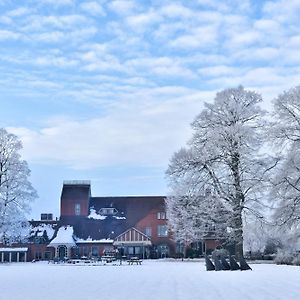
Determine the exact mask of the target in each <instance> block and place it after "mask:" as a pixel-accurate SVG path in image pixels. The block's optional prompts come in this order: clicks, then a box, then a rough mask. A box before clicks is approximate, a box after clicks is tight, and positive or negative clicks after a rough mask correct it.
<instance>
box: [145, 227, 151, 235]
mask: <svg viewBox="0 0 300 300" xmlns="http://www.w3.org/2000/svg"><path fill="white" fill-rule="evenodd" d="M145 234H146V235H147V236H149V237H151V236H152V228H151V227H146V228H145Z"/></svg>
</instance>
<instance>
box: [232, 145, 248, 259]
mask: <svg viewBox="0 0 300 300" xmlns="http://www.w3.org/2000/svg"><path fill="white" fill-rule="evenodd" d="M234 147H235V148H236V149H237V143H235V144H234ZM239 165H240V155H239V152H238V151H236V152H235V153H234V154H233V156H232V165H231V170H232V174H233V181H234V182H233V184H234V189H235V199H234V200H233V202H234V203H233V225H234V235H235V236H234V239H235V255H236V257H237V258H238V259H239V258H241V257H243V256H244V251H243V244H244V241H243V220H242V211H243V207H244V201H245V197H244V193H243V191H242V187H241V178H240V168H239Z"/></svg>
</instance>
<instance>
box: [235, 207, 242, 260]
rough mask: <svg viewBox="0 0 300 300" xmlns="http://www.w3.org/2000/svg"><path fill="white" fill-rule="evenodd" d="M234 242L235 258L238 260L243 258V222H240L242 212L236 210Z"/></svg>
mask: <svg viewBox="0 0 300 300" xmlns="http://www.w3.org/2000/svg"><path fill="white" fill-rule="evenodd" d="M234 235H235V236H234V240H235V256H236V258H238V259H240V258H241V257H243V256H244V250H243V244H244V240H243V221H242V210H241V208H237V209H236V211H234Z"/></svg>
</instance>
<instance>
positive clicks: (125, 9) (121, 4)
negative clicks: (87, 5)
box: [108, 0, 136, 15]
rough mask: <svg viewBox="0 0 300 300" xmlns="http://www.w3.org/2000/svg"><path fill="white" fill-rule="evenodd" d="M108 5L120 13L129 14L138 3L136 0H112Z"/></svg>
mask: <svg viewBox="0 0 300 300" xmlns="http://www.w3.org/2000/svg"><path fill="white" fill-rule="evenodd" d="M108 6H109V8H110V9H111V10H112V11H114V12H115V13H118V14H120V15H127V14H130V13H131V12H132V11H133V10H134V8H135V7H136V4H135V2H134V1H130V0H115V1H110V2H109V3H108Z"/></svg>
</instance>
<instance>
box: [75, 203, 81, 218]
mask: <svg viewBox="0 0 300 300" xmlns="http://www.w3.org/2000/svg"><path fill="white" fill-rule="evenodd" d="M75 216H80V203H76V204H75Z"/></svg>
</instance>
